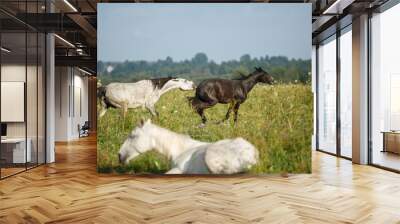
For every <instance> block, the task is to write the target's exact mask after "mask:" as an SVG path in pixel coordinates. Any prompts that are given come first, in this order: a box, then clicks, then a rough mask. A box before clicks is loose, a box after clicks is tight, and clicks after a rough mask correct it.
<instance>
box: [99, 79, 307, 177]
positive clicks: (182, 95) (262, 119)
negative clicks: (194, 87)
mask: <svg viewBox="0 0 400 224" xmlns="http://www.w3.org/2000/svg"><path fill="white" fill-rule="evenodd" d="M193 95H194V91H187V92H183V91H180V90H173V91H171V92H168V93H167V94H165V95H163V96H162V97H161V99H160V100H159V101H158V103H157V104H156V108H157V111H158V112H159V117H152V116H151V115H150V113H149V112H148V111H146V110H145V109H141V108H138V109H130V110H129V112H128V114H127V116H126V117H125V118H123V117H122V113H121V110H119V109H109V110H108V112H107V113H106V114H105V116H103V117H102V118H100V119H99V122H98V133H97V134H98V155H97V159H98V161H97V164H98V171H99V172H104V173H107V172H118V173H155V174H161V173H165V172H166V171H167V170H168V169H169V168H170V161H169V160H168V159H167V158H165V157H164V156H163V155H160V154H158V153H157V152H155V151H151V152H149V153H145V154H143V155H141V156H139V157H138V158H136V159H134V160H132V161H131V162H130V164H129V165H121V164H119V163H118V151H119V148H120V146H121V144H122V143H123V142H124V140H125V139H126V137H127V136H128V134H129V133H130V132H131V131H132V130H133V129H134V128H135V126H136V125H137V123H138V122H139V121H140V119H142V118H145V119H147V118H150V119H152V121H153V123H155V124H158V125H160V126H162V127H165V128H168V129H170V130H172V131H175V132H178V133H183V134H188V135H190V136H191V137H192V138H194V139H197V140H201V141H209V142H213V141H218V140H221V139H225V138H234V137H238V136H240V137H243V138H245V139H246V140H248V141H249V142H251V143H252V144H253V145H255V146H256V148H257V149H258V150H259V152H260V161H259V163H258V164H257V165H256V166H254V167H253V168H252V169H251V170H250V173H252V174H266V173H280V172H289V173H310V172H311V135H312V129H313V115H312V114H313V96H312V92H311V87H310V85H307V84H278V85H273V86H269V85H260V84H258V85H257V86H256V87H255V88H254V89H253V90H252V91H251V92H250V94H249V97H248V98H247V100H246V102H245V103H244V104H242V106H241V107H240V110H239V118H238V123H237V124H236V125H234V123H233V116H231V119H230V120H229V122H226V123H224V124H216V122H217V121H220V120H221V119H222V118H224V116H225V113H226V111H227V109H228V105H223V104H219V105H217V106H215V107H213V108H210V109H208V110H206V116H207V118H208V120H209V123H208V124H207V126H206V127H204V128H199V127H198V125H199V124H200V122H201V119H200V117H199V116H198V115H197V114H196V113H195V111H194V110H193V109H192V108H191V107H190V106H189V103H188V101H187V98H186V97H187V96H193Z"/></svg>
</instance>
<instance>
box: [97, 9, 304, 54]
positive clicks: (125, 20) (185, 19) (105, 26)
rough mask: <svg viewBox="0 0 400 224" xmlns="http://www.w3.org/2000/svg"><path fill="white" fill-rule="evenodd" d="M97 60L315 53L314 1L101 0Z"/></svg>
mask: <svg viewBox="0 0 400 224" xmlns="http://www.w3.org/2000/svg"><path fill="white" fill-rule="evenodd" d="M97 30H98V31H97V32H98V37H97V38H98V40H97V41H98V45H97V46H98V49H97V50H98V60H102V61H115V62H118V61H125V60H130V61H132V60H147V61H156V60H158V59H165V58H166V57H167V56H170V57H172V58H173V59H174V61H181V60H185V59H190V58H192V57H193V56H194V55H195V54H196V53H198V52H204V53H206V54H207V56H208V58H209V59H210V60H214V61H215V62H221V61H226V60H231V59H239V57H240V56H242V55H243V54H250V55H251V56H252V57H260V56H265V55H269V56H278V55H279V56H287V57H289V58H302V59H309V58H310V57H311V4H263V3H250V4H249V3H245V4H237V3H236V4H165V3H164V4H154V3H141V4H140V3H139V4H129V3H125V4H124V3H100V4H98V29H97Z"/></svg>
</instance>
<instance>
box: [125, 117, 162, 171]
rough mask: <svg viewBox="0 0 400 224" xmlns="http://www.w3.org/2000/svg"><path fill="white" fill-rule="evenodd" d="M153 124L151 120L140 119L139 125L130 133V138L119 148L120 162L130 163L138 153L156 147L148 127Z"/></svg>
mask: <svg viewBox="0 0 400 224" xmlns="http://www.w3.org/2000/svg"><path fill="white" fill-rule="evenodd" d="M149 125H151V121H150V120H147V121H146V122H145V121H143V120H142V121H140V123H139V125H138V126H137V127H136V128H135V129H134V130H133V131H132V132H131V133H130V134H129V136H128V138H127V139H126V140H125V142H124V143H123V144H122V146H121V148H120V149H119V153H118V158H119V162H120V163H125V164H127V163H129V161H130V160H132V159H134V158H135V157H137V156H138V155H140V154H142V153H145V152H147V151H150V150H152V149H153V148H154V144H155V143H154V140H153V138H152V137H151V136H150V134H149V131H148V130H146V127H147V126H149Z"/></svg>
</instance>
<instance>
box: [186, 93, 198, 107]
mask: <svg viewBox="0 0 400 224" xmlns="http://www.w3.org/2000/svg"><path fill="white" fill-rule="evenodd" d="M186 98H187V100H188V102H189V106H191V107H192V108H193V109H194V110H197V109H198V105H199V104H200V103H201V102H200V100H199V99H198V98H197V97H195V96H188V97H186Z"/></svg>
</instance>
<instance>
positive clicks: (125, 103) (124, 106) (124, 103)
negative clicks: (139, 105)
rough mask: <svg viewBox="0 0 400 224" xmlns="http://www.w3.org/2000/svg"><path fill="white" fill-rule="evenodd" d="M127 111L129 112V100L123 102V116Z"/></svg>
mask: <svg viewBox="0 0 400 224" xmlns="http://www.w3.org/2000/svg"><path fill="white" fill-rule="evenodd" d="M127 113H128V103H127V102H123V103H122V116H123V118H125V117H126V114H127Z"/></svg>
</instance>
